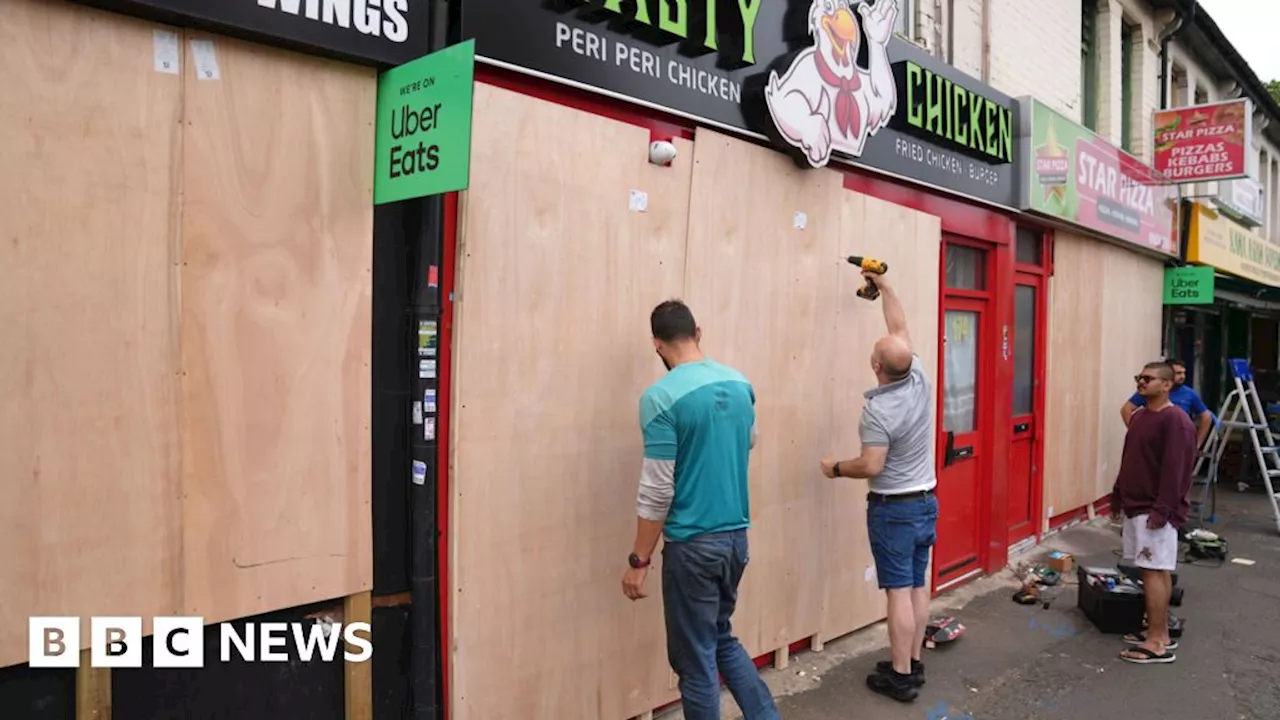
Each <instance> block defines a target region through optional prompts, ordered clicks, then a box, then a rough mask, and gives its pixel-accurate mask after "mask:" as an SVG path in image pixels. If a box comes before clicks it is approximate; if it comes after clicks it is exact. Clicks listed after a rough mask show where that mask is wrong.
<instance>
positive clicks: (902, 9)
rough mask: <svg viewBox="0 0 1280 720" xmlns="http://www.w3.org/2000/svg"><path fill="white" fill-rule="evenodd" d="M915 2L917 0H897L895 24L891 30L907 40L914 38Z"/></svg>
mask: <svg viewBox="0 0 1280 720" xmlns="http://www.w3.org/2000/svg"><path fill="white" fill-rule="evenodd" d="M916 2H917V0H898V19H897V21H896V23H897V26H896V27H894V29H893V31H894V32H896V33H898V34H899V35H901V36H902V37H904V38H906V39H908V40H915V39H916Z"/></svg>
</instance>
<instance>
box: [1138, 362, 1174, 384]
mask: <svg viewBox="0 0 1280 720" xmlns="http://www.w3.org/2000/svg"><path fill="white" fill-rule="evenodd" d="M1142 369H1143V370H1159V371H1160V377H1161V378H1162V379H1164V380H1173V365H1172V364H1171V363H1169V362H1166V361H1162V360H1157V361H1155V362H1149V363H1147V364H1146V365H1144V366H1143V368H1142Z"/></svg>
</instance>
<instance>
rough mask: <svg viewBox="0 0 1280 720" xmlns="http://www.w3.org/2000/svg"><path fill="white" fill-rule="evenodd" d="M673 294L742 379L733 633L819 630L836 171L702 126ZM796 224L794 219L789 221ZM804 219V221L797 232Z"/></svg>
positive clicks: (765, 636) (754, 646)
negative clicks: (743, 528) (742, 500)
mask: <svg viewBox="0 0 1280 720" xmlns="http://www.w3.org/2000/svg"><path fill="white" fill-rule="evenodd" d="M694 157H695V163H696V166H695V168H694V172H693V192H692V196H693V199H692V201H691V203H690V206H691V208H692V212H691V213H690V217H689V251H688V265H687V267H686V274H685V286H684V295H685V299H686V301H687V302H688V303H689V304H690V307H691V308H692V309H693V311H694V315H695V316H696V317H697V318H698V322H699V325H700V327H701V328H702V348H703V351H704V352H705V353H706V354H707V355H708V356H710V357H712V358H713V359H715V360H717V361H719V362H722V363H725V364H727V365H730V366H732V367H734V368H736V369H738V370H739V371H740V372H742V373H743V374H744V375H746V377H747V379H748V380H750V381H751V383H752V385H753V387H754V388H755V394H756V424H757V427H758V428H759V432H760V441H759V443H758V444H757V445H756V448H755V450H754V451H753V452H752V454H751V465H750V469H751V480H750V493H751V495H750V498H751V520H752V524H753V528H752V530H751V531H750V532H749V533H748V543H749V545H750V555H751V563H750V566H749V567H748V569H747V572H746V575H745V576H744V578H743V582H742V586H741V588H740V589H739V602H738V612H737V614H736V616H735V623H734V624H735V631H736V634H737V635H738V637H739V638H740V639H741V640H742V642H743V644H744V645H745V646H746V648H747V651H748V652H750V653H751V654H752V655H760V654H763V653H767V652H771V651H773V650H776V649H778V648H781V647H785V646H786V645H787V643H789V642H791V641H794V640H800V639H803V638H806V637H809V636H811V635H813V634H814V633H816V632H818V630H819V629H820V627H821V613H822V561H823V553H822V545H823V540H824V538H823V537H822V532H821V529H822V520H823V516H824V508H825V504H824V503H823V497H824V495H825V492H826V490H827V485H828V484H829V482H830V481H829V480H827V478H825V477H824V476H823V475H822V474H821V472H819V471H818V461H819V460H820V459H821V458H822V457H823V456H825V455H826V454H827V453H828V452H829V451H830V450H831V443H830V437H831V409H832V408H831V402H830V397H831V389H832V382H833V374H832V373H833V368H834V363H835V338H836V329H837V328H836V306H837V297H838V288H839V279H840V273H842V272H843V273H845V274H848V273H849V271H850V269H849V268H848V266H847V264H846V267H844V268H842V267H840V265H841V262H840V258H839V251H840V231H841V223H842V220H843V217H842V212H841V201H842V200H843V199H844V194H845V191H844V189H843V187H842V183H841V176H840V174H839V173H837V172H835V171H828V170H822V171H817V172H813V171H805V170H800V169H798V168H796V167H795V165H794V164H792V163H791V162H790V160H789V159H788V158H787V157H786V156H784V155H782V154H780V153H777V152H774V151H772V150H769V149H766V148H761V147H757V146H754V145H751V144H748V143H745V142H743V141H740V140H736V139H733V138H730V137H728V136H725V135H722V134H719V133H714V132H709V131H706V130H700V131H699V133H698V138H697V143H696V144H695V147H694ZM798 214H799V215H800V216H802V219H803V223H797V215H798ZM798 225H802V227H798Z"/></svg>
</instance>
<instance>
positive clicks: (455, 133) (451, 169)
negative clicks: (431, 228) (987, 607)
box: [373, 40, 476, 205]
mask: <svg viewBox="0 0 1280 720" xmlns="http://www.w3.org/2000/svg"><path fill="white" fill-rule="evenodd" d="M475 58H476V56H475V43H474V42H471V41H469V40H468V41H467V42H464V43H459V44H457V45H453V46H450V47H448V48H446V49H444V50H441V51H439V52H434V53H431V54H430V55H426V56H424V57H420V58H418V59H417V60H414V61H412V62H408V63H405V64H404V65H401V66H399V67H395V68H392V69H390V70H387V71H386V72H384V73H382V74H381V75H380V76H379V77H378V111H377V131H376V132H377V135H376V140H375V146H374V152H375V153H376V156H375V159H374V175H373V202H374V204H375V205H381V204H383V203H389V202H396V201H399V200H408V199H410V198H418V197H426V196H427V195H437V194H440V193H447V192H455V191H457V190H464V189H466V187H467V183H468V181H469V180H470V176H471V110H472V102H471V100H472V94H473V93H472V90H473V88H474V87H475V66H476V61H475Z"/></svg>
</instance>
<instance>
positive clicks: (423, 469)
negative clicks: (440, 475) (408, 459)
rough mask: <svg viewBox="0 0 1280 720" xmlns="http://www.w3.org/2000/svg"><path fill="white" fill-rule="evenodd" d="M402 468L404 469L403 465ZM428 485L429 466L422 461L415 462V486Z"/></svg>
mask: <svg viewBox="0 0 1280 720" xmlns="http://www.w3.org/2000/svg"><path fill="white" fill-rule="evenodd" d="M401 467H404V466H403V465H402V466H401ZM426 483H427V464H426V463H424V462H422V461H421V460H414V461H413V484H414V485H425V484H426Z"/></svg>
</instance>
